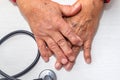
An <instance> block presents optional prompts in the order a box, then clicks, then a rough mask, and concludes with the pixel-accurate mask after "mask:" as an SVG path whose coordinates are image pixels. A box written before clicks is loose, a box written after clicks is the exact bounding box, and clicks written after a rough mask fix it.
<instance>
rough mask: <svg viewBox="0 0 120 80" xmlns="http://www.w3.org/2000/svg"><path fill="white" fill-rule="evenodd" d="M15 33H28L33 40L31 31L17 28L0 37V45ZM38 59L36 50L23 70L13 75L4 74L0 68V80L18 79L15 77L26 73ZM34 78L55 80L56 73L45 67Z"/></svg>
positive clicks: (38, 55)
mask: <svg viewBox="0 0 120 80" xmlns="http://www.w3.org/2000/svg"><path fill="white" fill-rule="evenodd" d="M17 34H24V35H28V36H30V37H32V38H33V39H34V40H35V38H34V35H33V34H32V33H31V32H29V31H26V30H17V31H13V32H11V33H9V34H7V35H6V36H4V37H3V38H2V39H0V45H2V43H3V42H5V41H6V40H7V39H9V38H10V37H13V36H15V35H17ZM39 59H40V52H39V50H38V54H37V56H36V58H35V60H34V61H33V62H32V63H31V64H30V65H29V66H28V67H27V68H26V69H24V70H23V71H21V72H19V73H17V74H15V75H13V76H10V75H8V74H6V73H5V72H3V71H2V70H0V75H2V76H3V77H4V78H0V80H20V79H17V78H18V77H21V76H23V75H25V74H26V73H28V72H29V71H30V70H31V69H32V68H33V67H34V66H35V65H36V64H37V62H38V61H39ZM34 80H57V77H56V74H55V72H54V71H53V70H50V69H45V70H43V71H42V72H41V73H40V75H39V77H38V78H37V79H34Z"/></svg>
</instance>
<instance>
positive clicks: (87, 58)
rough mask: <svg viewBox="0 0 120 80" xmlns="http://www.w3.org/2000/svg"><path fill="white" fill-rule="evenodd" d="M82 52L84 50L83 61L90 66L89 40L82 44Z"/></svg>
mask: <svg viewBox="0 0 120 80" xmlns="http://www.w3.org/2000/svg"><path fill="white" fill-rule="evenodd" d="M83 50H84V59H85V61H86V63H88V64H90V63H91V40H88V41H86V42H85V43H84V46H83Z"/></svg>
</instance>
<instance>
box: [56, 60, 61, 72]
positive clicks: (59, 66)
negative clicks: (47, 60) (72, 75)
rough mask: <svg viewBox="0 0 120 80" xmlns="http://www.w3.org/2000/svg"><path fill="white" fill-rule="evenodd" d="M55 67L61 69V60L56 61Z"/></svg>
mask: <svg viewBox="0 0 120 80" xmlns="http://www.w3.org/2000/svg"><path fill="white" fill-rule="evenodd" d="M55 68H56V69H57V70H60V69H61V68H62V64H61V63H60V62H59V61H56V63H55Z"/></svg>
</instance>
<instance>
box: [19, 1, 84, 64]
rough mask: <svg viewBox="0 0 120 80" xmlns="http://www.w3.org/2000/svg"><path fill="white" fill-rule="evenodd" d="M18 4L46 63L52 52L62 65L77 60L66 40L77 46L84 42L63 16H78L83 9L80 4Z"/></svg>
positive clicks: (49, 2) (50, 2) (41, 2)
mask: <svg viewBox="0 0 120 80" xmlns="http://www.w3.org/2000/svg"><path fill="white" fill-rule="evenodd" d="M17 4H18V6H19V8H20V10H21V12H22V14H23V15H24V17H25V18H26V19H27V21H28V23H29V25H30V27H31V30H32V32H33V34H34V36H35V39H36V42H37V45H38V47H39V50H40V52H41V56H42V58H43V59H44V60H45V61H46V62H47V61H49V57H50V55H51V54H52V52H53V53H54V54H55V56H56V58H57V60H58V61H59V62H60V63H62V64H66V63H67V62H68V61H74V60H75V56H74V54H73V50H72V49H71V48H70V46H69V45H68V44H67V41H66V39H68V40H69V41H70V42H71V44H72V45H77V46H81V45H82V42H81V39H80V37H79V36H77V35H76V34H75V32H74V31H73V29H72V27H71V26H70V25H69V24H67V23H66V22H65V21H64V19H63V16H72V15H75V14H77V13H78V12H79V11H80V9H81V6H80V4H79V3H76V4H74V5H73V6H70V5H69V6H67V5H66V6H65V5H60V4H58V3H55V2H53V1H51V0H17ZM65 38H66V39H65Z"/></svg>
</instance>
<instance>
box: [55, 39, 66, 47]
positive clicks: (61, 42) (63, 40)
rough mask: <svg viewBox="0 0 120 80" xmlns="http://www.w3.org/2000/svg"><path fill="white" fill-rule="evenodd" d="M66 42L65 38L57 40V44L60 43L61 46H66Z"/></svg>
mask: <svg viewBox="0 0 120 80" xmlns="http://www.w3.org/2000/svg"><path fill="white" fill-rule="evenodd" d="M65 43H66V41H65V39H64V38H62V39H59V40H58V41H57V44H58V45H60V46H64V45H65Z"/></svg>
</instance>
